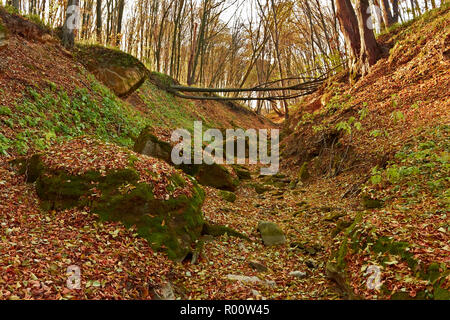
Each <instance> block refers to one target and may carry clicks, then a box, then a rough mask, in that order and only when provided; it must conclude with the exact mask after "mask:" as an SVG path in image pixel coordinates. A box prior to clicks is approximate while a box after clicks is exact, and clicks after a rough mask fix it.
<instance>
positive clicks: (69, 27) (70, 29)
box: [62, 0, 80, 48]
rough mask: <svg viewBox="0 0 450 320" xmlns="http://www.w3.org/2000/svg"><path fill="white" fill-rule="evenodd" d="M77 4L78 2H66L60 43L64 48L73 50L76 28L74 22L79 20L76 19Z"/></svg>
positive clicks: (69, 0)
mask: <svg viewBox="0 0 450 320" xmlns="http://www.w3.org/2000/svg"><path fill="white" fill-rule="evenodd" d="M79 4H80V0H68V5H67V11H66V19H65V22H64V26H63V35H62V42H63V45H64V46H65V47H66V48H73V46H74V44H75V30H76V28H77V27H78V26H76V22H77V21H78V19H79V17H77V15H78V14H79ZM76 8H78V9H76Z"/></svg>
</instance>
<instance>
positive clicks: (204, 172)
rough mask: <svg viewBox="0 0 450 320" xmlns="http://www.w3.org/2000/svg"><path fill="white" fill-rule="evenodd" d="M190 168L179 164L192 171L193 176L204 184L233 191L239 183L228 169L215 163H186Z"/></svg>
mask: <svg viewBox="0 0 450 320" xmlns="http://www.w3.org/2000/svg"><path fill="white" fill-rule="evenodd" d="M187 167H190V168H191V169H189V170H186V171H185V169H183V168H186V166H180V168H181V169H182V170H183V171H185V172H186V173H188V172H193V173H194V175H193V176H194V178H195V179H197V181H198V183H200V184H202V185H204V186H210V187H213V188H217V189H222V190H227V191H235V190H236V188H237V186H238V185H239V179H237V178H236V177H234V176H233V175H232V173H231V172H230V170H229V169H227V168H226V167H225V166H222V165H220V164H217V163H213V164H211V165H208V164H206V163H203V164H199V165H195V164H194V165H187Z"/></svg>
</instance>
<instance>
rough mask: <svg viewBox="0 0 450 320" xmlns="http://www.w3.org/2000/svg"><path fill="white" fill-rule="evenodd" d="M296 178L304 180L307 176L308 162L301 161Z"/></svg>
mask: <svg viewBox="0 0 450 320" xmlns="http://www.w3.org/2000/svg"><path fill="white" fill-rule="evenodd" d="M298 178H299V180H300V181H306V180H308V178H309V171H308V163H307V162H303V164H302V166H301V167H300V170H299V172H298Z"/></svg>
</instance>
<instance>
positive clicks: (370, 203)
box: [362, 196, 383, 209]
mask: <svg viewBox="0 0 450 320" xmlns="http://www.w3.org/2000/svg"><path fill="white" fill-rule="evenodd" d="M362 205H363V206H364V208H365V209H379V208H382V207H383V201H381V200H377V199H372V198H370V197H369V196H363V198H362Z"/></svg>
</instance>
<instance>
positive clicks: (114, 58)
mask: <svg viewBox="0 0 450 320" xmlns="http://www.w3.org/2000/svg"><path fill="white" fill-rule="evenodd" d="M74 56H75V58H76V59H77V60H78V61H79V62H80V63H81V64H82V65H84V66H85V67H86V69H88V70H89V71H90V72H91V73H92V74H93V75H94V76H95V77H96V78H97V80H98V81H100V82H101V83H103V84H104V85H105V86H107V87H108V88H109V89H111V90H112V91H114V93H115V94H116V95H117V96H119V97H127V96H129V95H130V94H131V93H133V92H134V91H135V90H137V89H138V88H139V87H140V86H141V85H142V83H144V81H145V80H146V79H147V76H148V74H149V71H148V70H147V68H146V67H145V65H144V64H143V63H141V62H140V61H139V60H138V59H136V58H135V57H133V56H132V55H129V54H127V53H125V52H123V51H120V50H118V49H111V48H106V47H103V46H100V45H81V44H80V45H77V47H76V50H74Z"/></svg>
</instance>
